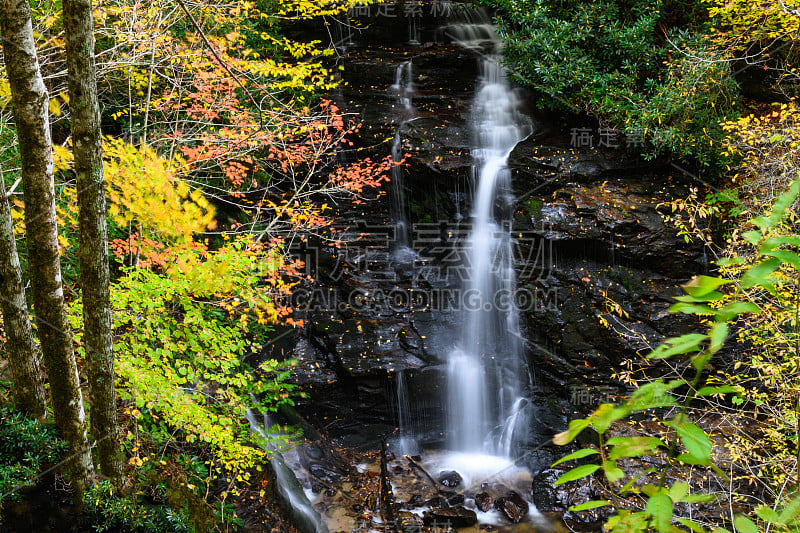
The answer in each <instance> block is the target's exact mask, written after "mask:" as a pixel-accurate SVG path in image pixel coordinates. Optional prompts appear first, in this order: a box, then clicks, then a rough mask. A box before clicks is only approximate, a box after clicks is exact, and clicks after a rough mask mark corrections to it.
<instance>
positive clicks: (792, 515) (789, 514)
mask: <svg viewBox="0 0 800 533" xmlns="http://www.w3.org/2000/svg"><path fill="white" fill-rule="evenodd" d="M798 516H800V496H798V497H796V498H794V499H793V500H792V501H790V502H789V503H788V504H787V505H786V507H784V508H783V510H782V511H781V515H780V517H779V520H780V523H781V524H788V523H790V522H792V521H795V520H797V518H798Z"/></svg>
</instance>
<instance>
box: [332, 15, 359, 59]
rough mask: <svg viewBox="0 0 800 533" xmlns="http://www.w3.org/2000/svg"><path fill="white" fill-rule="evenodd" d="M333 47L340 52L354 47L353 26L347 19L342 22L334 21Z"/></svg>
mask: <svg viewBox="0 0 800 533" xmlns="http://www.w3.org/2000/svg"><path fill="white" fill-rule="evenodd" d="M333 27H334V30H333V32H334V33H333V38H334V43H333V45H334V47H335V48H336V50H338V51H340V52H346V51H347V50H348V49H349V48H352V47H354V46H355V45H356V43H355V41H353V24H352V22H351V21H350V19H349V18H348V17H346V16H345V18H344V19H343V20H339V19H338V18H335V19H334V24H333Z"/></svg>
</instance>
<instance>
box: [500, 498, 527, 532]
mask: <svg viewBox="0 0 800 533" xmlns="http://www.w3.org/2000/svg"><path fill="white" fill-rule="evenodd" d="M494 508H495V509H497V510H498V511H500V512H501V513H503V514H504V515H505V516H506V517H507V518H508V519H509V520H511V521H512V522H513V523H515V524H516V523H518V522H521V521H522V520H524V519H525V518H527V517H528V502H526V501H525V500H524V499H523V498H522V496H520V495H519V493H517V492H515V491H513V490H512V491H509V492H508V493H506V495H505V496H502V497H500V498H498V499H497V500H495V502H494Z"/></svg>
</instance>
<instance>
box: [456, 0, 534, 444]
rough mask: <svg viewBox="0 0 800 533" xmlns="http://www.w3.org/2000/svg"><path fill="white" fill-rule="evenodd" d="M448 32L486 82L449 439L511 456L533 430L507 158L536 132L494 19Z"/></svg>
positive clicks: (480, 96)
mask: <svg viewBox="0 0 800 533" xmlns="http://www.w3.org/2000/svg"><path fill="white" fill-rule="evenodd" d="M471 16H473V17H474V20H468V22H467V23H464V24H456V25H452V26H451V27H450V31H451V33H452V35H454V36H455V39H456V41H457V42H458V43H459V44H461V45H462V46H464V47H466V48H469V49H480V50H481V51H483V54H481V77H480V80H479V83H478V90H477V93H476V96H475V101H474V106H473V125H474V131H475V145H474V148H473V150H472V155H473V159H474V161H475V163H474V167H473V174H474V179H475V188H474V191H475V192H474V202H473V208H472V213H471V222H472V230H471V233H470V235H469V238H468V249H467V250H466V252H465V255H466V259H467V261H468V262H467V265H468V268H469V276H468V279H467V281H466V282H465V284H464V286H463V290H464V291H465V294H464V298H463V299H462V300H463V301H464V302H465V303H469V305H468V309H465V310H464V311H463V313H464V318H463V326H462V332H461V336H460V339H461V342H460V343H459V346H458V347H457V348H456V349H455V350H454V351H453V352H452V353H451V354H450V357H449V360H448V382H447V390H448V428H447V429H448V435H449V438H450V446H451V448H452V449H453V450H455V451H460V452H467V453H489V454H502V455H503V456H505V457H509V456H510V455H511V453H512V449H511V444H512V442H513V440H514V439H513V435H514V432H515V426H516V425H518V424H522V423H527V421H526V420H525V418H526V416H525V411H526V410H525V406H526V405H527V402H526V401H525V400H524V399H523V398H524V397H523V394H524V392H525V391H524V389H525V386H526V385H527V384H528V382H529V380H530V378H529V377H528V376H529V374H530V373H529V371H528V369H527V366H526V364H525V361H524V354H523V343H522V342H521V335H520V325H519V315H518V312H517V310H516V309H515V308H514V305H513V300H514V294H515V293H516V274H515V270H514V260H513V248H512V247H513V242H512V239H511V217H512V214H513V196H512V194H511V173H510V171H509V169H508V166H507V164H508V158H509V156H510V154H511V151H512V150H513V149H514V147H515V146H516V145H517V143H519V142H520V141H522V140H523V139H525V138H526V137H527V136H529V135H530V134H531V133H532V124H531V122H530V119H528V118H527V117H526V116H524V115H522V114H521V113H520V112H519V110H518V102H517V99H516V96H515V94H514V92H513V91H512V90H511V88H510V86H509V85H508V83H507V81H506V75H505V71H504V69H503V67H502V66H501V65H500V63H501V55H500V41H499V39H498V37H497V35H496V33H495V31H494V28H493V26H492V25H491V24H489V23H488V22H487V21H488V18H487V17H485V16H482V15H480V13H478V14H477V15H471Z"/></svg>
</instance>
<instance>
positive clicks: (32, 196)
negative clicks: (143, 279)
mask: <svg viewBox="0 0 800 533" xmlns="http://www.w3.org/2000/svg"><path fill="white" fill-rule="evenodd" d="M0 31H2V35H3V37H2V38H3V54H4V56H5V63H6V71H7V72H8V81H9V85H10V87H11V101H12V104H13V109H14V121H15V124H16V127H17V136H18V138H19V151H20V159H21V162H22V186H23V197H24V200H25V243H26V245H27V247H28V263H29V265H28V266H29V268H28V270H29V276H30V280H31V289H32V294H33V305H34V314H35V316H36V325H37V329H38V334H39V341H40V343H41V346H42V356H43V359H44V364H45V368H46V369H47V375H48V378H49V380H50V396H51V398H52V402H53V412H54V414H55V420H56V425H58V427H59V428H60V429H61V432H62V434H63V436H64V439H65V440H66V441H67V444H68V445H69V447H70V452H71V453H70V457H69V468H70V471H71V474H72V477H71V479H72V483H73V486H74V488H75V489H76V490H77V491H78V493H79V494H82V493H83V491H84V490H85V489H86V488H87V487H88V486H89V485H90V484H91V482H92V478H93V468H92V455H91V449H90V447H89V441H88V437H87V435H86V415H85V413H84V410H83V398H82V396H81V389H80V380H79V378H78V366H77V364H76V362H75V354H74V353H73V351H72V336H71V335H70V333H69V325H68V322H67V313H66V309H65V307H64V290H63V287H62V285H61V264H60V263H59V258H58V227H57V224H56V204H55V190H54V188H55V187H54V183H53V147H52V141H51V138H50V117H49V115H48V96H47V89H46V88H45V85H44V81H43V80H42V74H41V71H40V70H39V61H38V59H37V56H36V47H35V43H34V40H33V30H32V24H31V8H30V4H29V3H28V0H0Z"/></svg>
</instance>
